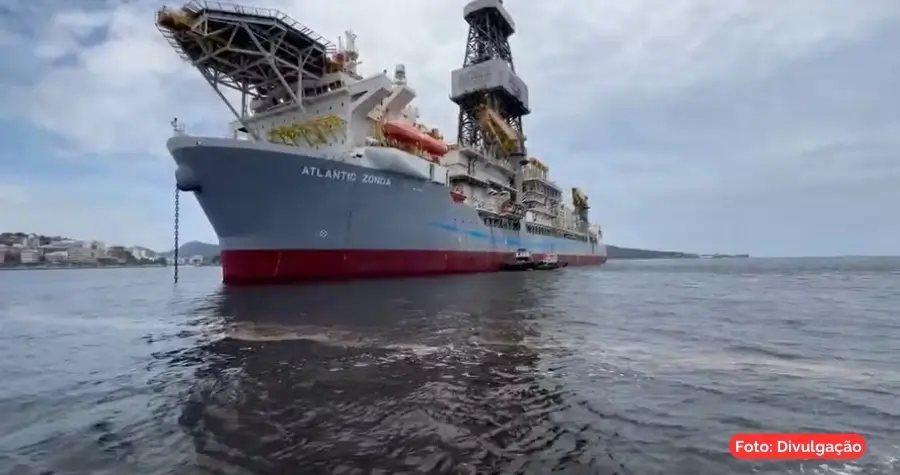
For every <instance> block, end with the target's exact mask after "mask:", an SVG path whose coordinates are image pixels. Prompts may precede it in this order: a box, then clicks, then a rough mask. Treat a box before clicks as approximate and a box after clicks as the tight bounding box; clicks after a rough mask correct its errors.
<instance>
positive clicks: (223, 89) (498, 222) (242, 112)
mask: <svg viewBox="0 0 900 475" xmlns="http://www.w3.org/2000/svg"><path fill="white" fill-rule="evenodd" d="M464 18H465V20H466V21H467V22H468V23H469V25H470V29H469V38H468V40H469V41H468V44H467V47H466V59H465V62H464V65H463V67H462V68H461V69H458V70H456V71H453V72H452V73H451V83H452V91H451V99H452V100H453V102H455V103H456V104H457V105H458V106H459V110H460V112H459V130H458V139H457V142H458V143H456V144H452V145H448V144H447V143H446V142H445V141H444V139H443V138H442V136H441V134H440V132H439V131H438V130H437V129H430V128H428V127H425V126H424V125H422V124H421V123H420V121H419V112H418V109H417V108H416V107H415V106H413V105H412V102H413V99H414V98H415V96H416V93H415V91H414V89H413V88H412V87H411V86H410V85H409V84H408V83H407V80H406V69H405V67H404V66H403V65H398V66H396V68H395V70H394V72H393V74H392V77H389V76H388V72H387V70H385V71H384V72H382V73H379V74H375V75H372V76H368V77H363V76H362V75H360V74H359V73H358V71H357V69H358V68H357V65H358V64H359V53H358V50H357V48H356V36H355V35H354V34H353V33H352V32H351V31H347V32H346V33H345V37H344V38H343V39H342V40H341V41H339V42H338V45H335V44H333V43H330V42H328V41H327V40H325V39H324V38H323V37H322V36H320V35H318V34H316V33H314V32H313V31H312V30H311V29H309V28H307V27H305V26H303V25H301V24H299V23H298V22H297V21H295V20H293V19H292V18H290V17H288V16H287V15H285V14H283V13H281V12H279V11H275V10H268V9H261V8H254V7H245V6H240V5H231V4H221V3H212V2H210V3H206V2H196V1H194V2H190V3H188V4H187V5H185V6H184V7H181V8H162V9H160V10H159V11H157V15H156V25H157V28H158V29H159V30H160V32H161V33H162V34H163V36H164V37H165V38H166V39H167V40H168V41H169V43H170V44H171V46H172V47H173V48H174V49H175V50H176V51H177V52H178V53H179V54H180V55H181V57H182V58H183V59H184V60H186V61H188V62H190V63H191V64H192V65H193V66H195V67H196V68H197V69H198V70H199V71H200V72H201V74H202V76H203V78H204V79H206V81H207V82H208V83H209V84H210V86H212V88H213V89H214V90H215V92H216V93H217V94H218V96H219V97H220V98H221V99H222V101H223V102H225V104H226V105H227V106H228V108H229V109H230V110H231V112H232V113H233V114H234V117H235V118H236V120H235V121H234V122H232V123H231V127H230V136H229V137H199V136H191V135H189V134H187V132H186V131H185V130H184V127H181V126H179V125H178V124H177V119H176V120H175V121H173V128H174V132H175V133H174V134H173V136H172V138H170V139H169V140H168V142H167V146H168V149H169V151H170V152H171V154H172V156H173V158H174V159H175V162H176V166H177V169H176V172H175V178H176V186H177V188H178V189H179V190H180V191H183V192H191V193H193V194H194V195H195V197H196V198H197V200H198V202H199V204H200V206H201V207H202V209H203V211H204V213H205V214H206V217H207V219H208V220H209V222H210V224H211V225H212V227H213V229H214V230H215V233H216V235H217V236H218V238H219V244H220V247H221V259H222V269H223V270H222V273H223V282H224V283H225V284H243V283H263V282H279V281H280V282H286V281H322V280H337V279H354V278H365V277H389V276H415V275H435V274H450V273H474V272H492V271H497V270H500V269H501V268H502V267H503V265H504V263H505V262H506V261H507V259H509V258H510V257H511V256H514V255H516V254H517V253H519V254H521V253H525V252H527V253H530V254H531V255H532V256H534V258H535V259H541V258H542V257H543V256H545V255H548V254H554V255H556V258H557V259H558V261H559V262H560V263H561V264H564V265H600V264H603V263H604V262H605V261H606V246H605V245H604V244H603V241H602V234H601V232H600V228H599V226H596V225H591V224H590V223H589V221H588V202H587V196H586V195H585V194H584V193H582V192H581V191H580V190H579V189H577V188H573V189H572V190H571V197H572V202H571V205H569V204H566V203H564V193H563V191H562V189H561V188H560V187H559V186H558V185H557V184H556V183H554V182H553V181H551V180H550V177H549V168H548V167H547V166H546V165H545V164H544V163H543V162H541V161H540V160H538V159H536V158H527V155H526V152H525V148H524V144H525V136H524V134H523V133H522V117H523V116H524V115H527V114H528V113H529V112H530V110H529V108H528V88H527V86H526V85H525V83H524V82H523V81H522V80H521V79H520V78H519V77H518V76H517V75H516V73H515V69H514V66H513V62H512V56H511V53H510V48H509V42H508V38H509V36H510V35H512V34H513V32H514V31H515V23H514V22H513V19H512V17H511V16H510V14H509V13H508V11H507V10H506V9H505V7H504V6H503V3H502V1H501V0H475V1H473V2H471V3H469V4H468V5H466V6H465V8H464ZM229 89H230V90H229ZM235 91H236V93H235Z"/></svg>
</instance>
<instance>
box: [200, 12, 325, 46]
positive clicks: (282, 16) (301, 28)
mask: <svg viewBox="0 0 900 475" xmlns="http://www.w3.org/2000/svg"><path fill="white" fill-rule="evenodd" d="M189 6H193V7H194V8H195V9H196V10H197V11H200V10H204V9H206V10H217V11H222V12H234V13H237V14H239V15H253V16H258V17H263V18H273V19H275V20H279V21H281V22H282V23H284V24H285V25H287V26H288V27H290V28H293V29H294V30H297V31H298V32H300V33H301V34H303V35H305V36H306V37H308V38H310V39H311V40H313V41H315V42H317V43H319V44H321V45H322V46H325V51H326V52H327V53H335V52H337V47H336V46H335V45H334V44H333V43H331V42H330V41H328V40H327V39H326V38H325V37H324V36H322V35H320V34H318V33H316V32H315V31H313V30H312V29H310V28H309V27H307V26H306V25H303V24H302V23H300V22H299V21H297V20H295V19H293V18H292V17H291V16H289V15H288V14H286V13H284V12H282V11H281V10H276V9H274V8H262V7H252V6H245V5H238V4H236V3H228V2H216V1H207V0H192V1H191V2H189V3H188V6H185V9H188V8H189Z"/></svg>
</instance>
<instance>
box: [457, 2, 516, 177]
mask: <svg viewBox="0 0 900 475" xmlns="http://www.w3.org/2000/svg"><path fill="white" fill-rule="evenodd" d="M463 18H464V19H465V20H466V22H467V23H468V24H469V36H468V40H467V42H466V56H465V60H464V61H463V67H462V68H460V69H457V70H455V71H453V72H452V73H451V94H450V99H451V100H452V101H453V102H455V103H456V104H457V105H459V129H458V131H457V138H458V141H459V144H460V145H461V146H464V147H470V148H473V149H476V150H481V151H483V152H486V153H491V154H494V155H498V156H503V157H504V158H507V157H508V158H513V156H515V155H523V157H522V158H524V149H523V147H524V135H523V133H522V117H523V116H525V115H528V113H530V112H531V111H530V110H529V108H528V86H526V85H525V82H523V81H522V80H521V79H520V78H519V76H517V75H516V72H515V71H516V70H515V66H514V65H513V58H512V52H511V50H510V47H509V37H510V36H512V34H513V33H514V32H515V29H516V25H515V22H514V21H513V19H512V17H511V16H510V14H509V12H507V11H506V8H504V7H503V1H502V0H474V1H472V2H469V4H468V5H466V7H465V8H464V10H463ZM518 161H519V160H514V162H518ZM514 166H518V163H514Z"/></svg>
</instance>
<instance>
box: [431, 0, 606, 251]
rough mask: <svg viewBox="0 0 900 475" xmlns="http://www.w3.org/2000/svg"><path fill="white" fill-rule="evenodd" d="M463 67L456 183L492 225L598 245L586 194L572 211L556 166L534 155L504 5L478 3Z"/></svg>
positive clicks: (452, 161)
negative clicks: (553, 176) (526, 130)
mask: <svg viewBox="0 0 900 475" xmlns="http://www.w3.org/2000/svg"><path fill="white" fill-rule="evenodd" d="M463 17H464V18H465V20H466V22H468V24H469V34H468V39H467V41H466V53H465V59H464V60H463V67H462V68H460V69H457V70H455V71H453V72H452V73H451V88H452V90H451V95H450V98H451V100H453V101H454V102H455V103H456V104H458V105H459V122H458V143H459V145H458V147H455V148H454V149H453V150H451V152H450V153H449V154H448V155H447V156H446V157H445V158H444V159H443V161H442V163H443V164H444V165H446V166H447V167H448V168H449V170H450V182H451V185H453V186H454V187H455V188H457V189H458V190H459V193H460V195H465V196H466V197H468V198H469V201H470V203H471V204H472V205H473V206H474V207H476V208H477V209H478V210H479V213H480V214H481V215H482V217H483V218H484V220H485V222H486V223H491V222H493V221H494V220H495V219H496V218H498V217H499V219H502V220H504V221H512V225H513V226H519V225H520V224H519V223H518V221H520V220H522V219H524V224H521V226H524V229H525V230H526V231H527V232H529V233H533V234H541V235H552V236H560V237H563V238H566V239H579V240H585V241H597V240H598V239H599V238H600V230H599V227H597V226H594V227H591V226H590V223H589V220H588V214H587V210H588V207H587V196H586V195H585V194H584V193H583V192H582V191H581V190H579V189H577V188H573V189H572V192H571V193H572V195H571V196H572V206H571V207H570V206H568V205H566V203H565V202H564V199H563V190H562V188H560V187H559V185H557V184H556V183H555V182H554V181H552V180H551V179H550V168H549V167H548V166H547V165H546V164H544V163H543V162H542V161H541V160H539V159H537V158H534V157H532V158H527V159H526V156H527V153H526V149H525V134H524V131H523V125H522V118H523V117H524V116H526V115H528V114H530V113H531V109H530V108H529V103H528V86H527V84H526V83H525V82H524V81H523V80H522V79H521V78H520V77H519V76H518V75H517V74H516V68H515V63H514V62H513V56H512V49H511V48H510V45H509V37H510V36H512V35H513V34H514V33H515V31H516V25H515V22H514V21H513V19H512V16H511V15H510V14H509V12H508V11H507V10H506V8H505V7H504V5H503V0H474V1H472V2H470V3H469V4H468V5H466V7H465V9H464V10H463Z"/></svg>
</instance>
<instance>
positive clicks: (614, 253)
mask: <svg viewBox="0 0 900 475" xmlns="http://www.w3.org/2000/svg"><path fill="white" fill-rule="evenodd" d="M606 252H607V255H608V256H609V258H610V259H696V258H698V257H700V256H698V255H697V254H689V253H686V252H675V251H652V250H649V249H634V248H630V247H618V246H606ZM174 254H175V253H174V252H172V251H169V252H165V253H161V254H160V255H161V256H163V257H172V256H173V255H174ZM178 255H179V256H181V257H191V256H197V255H199V256H203V257H206V258H212V257H216V256H218V255H219V246H218V245H216V244H209V243H206V242H200V241H190V242H186V243H184V244H182V245H181V246H179V247H178Z"/></svg>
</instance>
